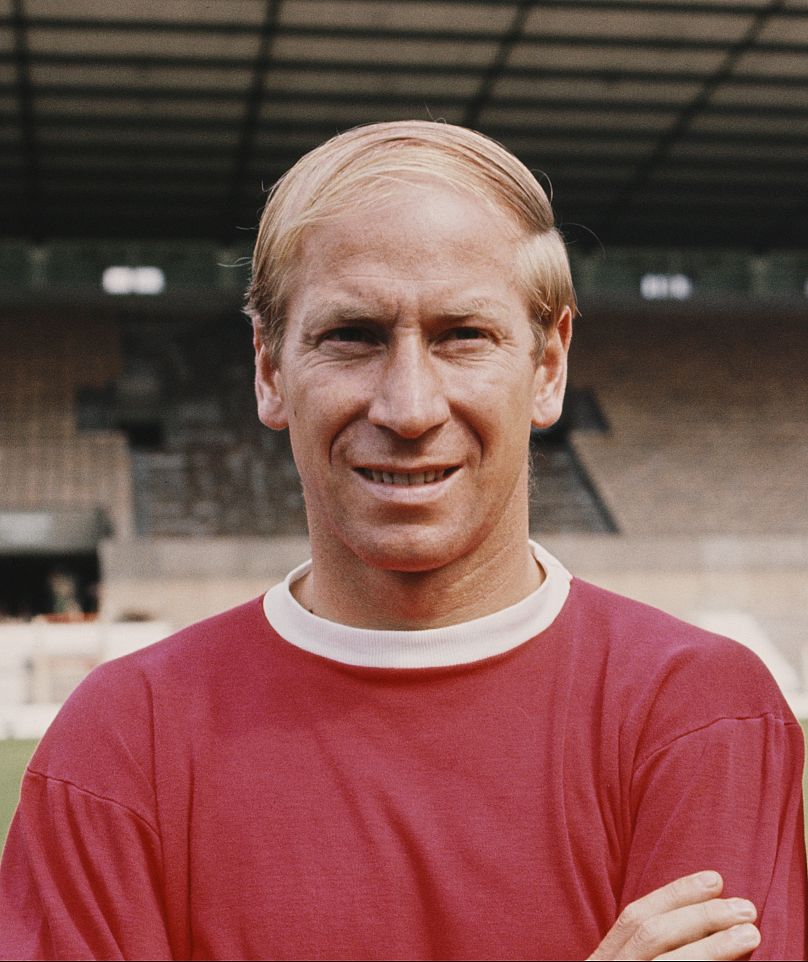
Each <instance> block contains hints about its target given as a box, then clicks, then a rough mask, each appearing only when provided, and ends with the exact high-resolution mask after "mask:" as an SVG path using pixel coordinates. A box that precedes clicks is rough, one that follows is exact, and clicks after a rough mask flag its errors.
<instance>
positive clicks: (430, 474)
mask: <svg viewBox="0 0 808 962" xmlns="http://www.w3.org/2000/svg"><path fill="white" fill-rule="evenodd" d="M458 467H459V465H452V466H451V467H448V468H433V469H432V470H428V471H377V470H375V469H374V468H355V469H354V470H355V471H356V472H357V474H361V475H362V477H363V478H367V480H368V481H375V482H376V483H377V484H391V485H399V486H401V487H408V488H412V487H417V486H419V485H425V484H436V483H437V482H439V481H443V480H445V479H446V478H448V477H449V476H450V475H452V474H454V472H455V471H457V469H458Z"/></svg>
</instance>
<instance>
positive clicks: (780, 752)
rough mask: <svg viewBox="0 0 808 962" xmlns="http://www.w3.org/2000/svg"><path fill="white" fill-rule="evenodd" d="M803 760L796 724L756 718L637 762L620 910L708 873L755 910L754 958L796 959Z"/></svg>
mask: <svg viewBox="0 0 808 962" xmlns="http://www.w3.org/2000/svg"><path fill="white" fill-rule="evenodd" d="M803 753H804V745H803V736H802V731H801V729H800V727H799V725H797V724H796V722H794V721H793V720H787V719H783V718H782V717H778V716H776V715H770V714H763V715H760V716H758V717H742V718H721V719H717V720H715V721H713V722H712V723H710V724H707V725H704V726H703V727H700V728H698V729H696V730H693V731H689V732H687V733H685V734H682V735H680V736H679V737H677V738H675V739H673V740H672V741H671V742H670V743H668V744H666V745H664V746H662V747H660V748H659V749H658V750H656V751H655V752H654V753H653V754H651V755H650V757H648V758H646V759H644V760H642V761H641V762H640V764H639V765H638V767H637V769H636V771H635V774H634V778H633V782H632V790H631V811H632V820H633V832H632V843H631V851H630V853H629V859H628V865H627V872H626V876H625V885H624V888H623V892H622V898H621V904H622V906H624V905H627V904H628V903H629V902H632V901H634V900H635V899H636V898H639V897H640V896H642V895H644V894H646V893H647V892H649V891H651V890H653V889H655V888H658V887H659V886H661V885H663V884H666V883H667V882H670V881H672V880H673V879H675V878H678V877H679V876H682V875H686V874H689V873H691V872H696V871H700V870H702V869H716V870H717V871H719V872H720V873H721V874H722V876H723V877H724V881H725V886H724V894H725V895H727V896H742V897H745V898H748V899H751V900H752V901H753V902H754V903H755V905H756V906H757V909H758V925H759V927H760V930H761V934H762V942H761V944H760V946H759V947H758V949H757V950H756V952H755V953H754V954H753V955H752V958H754V959H804V958H805V957H806V932H805V927H806V904H808V903H806V897H807V893H806V864H805V844H804V835H803V818H802V766H803ZM622 906H621V907H622Z"/></svg>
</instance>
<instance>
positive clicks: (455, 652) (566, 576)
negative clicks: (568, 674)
mask: <svg viewBox="0 0 808 962" xmlns="http://www.w3.org/2000/svg"><path fill="white" fill-rule="evenodd" d="M530 548H531V551H532V552H533V556H534V558H535V559H536V561H538V563H539V564H540V565H541V566H542V568H543V569H544V573H545V580H544V582H543V583H542V584H541V586H540V587H539V588H537V589H536V590H535V591H534V592H532V593H531V594H529V595H528V596H527V598H523V599H522V600H521V601H519V602H517V603H516V604H515V605H511V606H510V607H508V608H503V609H502V611H496V612H494V613H493V614H491V615H485V616H484V617H483V618H475V619H474V620H472V621H465V622H461V623H460V624H457V625H446V626H445V627H443V628H427V629H419V630H414V631H388V630H384V631H383V630H380V629H379V630H377V629H373V628H352V627H350V626H349V625H342V624H338V623H337V622H335V621H328V620H326V619H325V618H318V617H317V615H313V614H312V613H311V612H310V611H307V610H306V609H305V608H304V607H303V606H302V605H301V604H299V603H298V602H297V601H296V600H295V597H294V596H293V595H292V592H291V590H290V586H291V585H292V584H293V583H294V582H295V581H297V579H298V578H302V577H303V575H304V574H306V572H307V571H309V570H310V568H311V562H310V561H307V562H305V563H304V564H302V565H300V566H299V567H297V568H295V569H294V571H291V572H290V573H289V574H288V575H287V576H286V578H285V579H284V581H282V582H281V583H280V584H277V585H275V586H274V587H273V588H270V589H269V591H267V593H266V594H265V595H264V614H265V615H266V617H267V620H268V621H269V623H270V625H272V627H273V628H274V629H275V631H276V632H277V633H278V634H279V635H280V636H281V637H282V638H285V639H286V641H288V642H290V643H291V644H293V645H296V646H297V647H298V648H302V649H304V650H305V651H308V652H311V653H312V654H314V655H320V656H322V657H323V658H330V659H332V660H333V661H339V662H342V663H344V664H347V665H360V666H363V667H366V668H439V667H445V666H447V665H463V664H468V663H469V662H472V661H480V660H481V659H483V658H490V657H492V656H493V655H500V654H502V653H503V652H505V651H509V650H510V649H511V648H515V647H516V646H517V645H521V644H523V643H524V642H526V641H527V640H528V639H530V638H533V637H534V636H535V635H538V634H539V632H542V631H544V630H545V629H546V628H548V627H549V626H550V625H551V624H552V623H553V621H554V620H555V618H556V616H557V615H558V613H559V612H560V611H561V609H562V607H563V606H564V602H565V601H566V600H567V595H568V594H569V587H570V580H571V576H570V573H569V572H568V571H567V569H566V568H565V567H564V566H563V565H562V564H561V562H560V561H558V560H557V559H556V558H554V557H553V556H552V555H551V554H550V553H549V552H548V551H545V549H544V548H542V547H541V546H540V545H538V544H536V543H535V542H533V541H531V542H530Z"/></svg>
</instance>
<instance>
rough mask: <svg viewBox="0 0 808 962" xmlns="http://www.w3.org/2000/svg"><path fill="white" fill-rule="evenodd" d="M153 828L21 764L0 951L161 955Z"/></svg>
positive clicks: (164, 944)
mask: <svg viewBox="0 0 808 962" xmlns="http://www.w3.org/2000/svg"><path fill="white" fill-rule="evenodd" d="M160 878H161V857H160V843H159V838H158V836H157V834H156V832H155V831H154V829H153V828H152V827H151V826H150V825H148V824H147V823H146V822H144V820H143V819H142V818H141V817H140V816H139V815H137V814H135V813H134V812H132V811H130V810H128V809H126V808H125V807H123V806H122V805H120V804H119V803H117V802H115V801H112V800H110V799H105V798H102V797H99V796H97V795H94V794H92V793H90V792H88V791H86V790H83V789H81V788H79V787H77V786H76V785H72V784H70V782H68V781H64V780H60V779H55V778H52V777H48V776H44V775H41V774H38V773H36V772H32V771H30V770H29V771H28V772H27V773H26V775H25V778H24V779H23V786H22V793H21V799H20V805H19V807H18V810H17V813H16V815H15V817H14V821H13V823H12V826H11V830H10V832H9V837H8V840H7V843H6V847H5V851H4V854H3V864H2V872H0V957H2V958H4V959H144V960H146V959H170V958H171V957H172V955H171V949H170V947H169V944H168V939H167V937H166V925H165V920H164V917H163V910H162V905H161V895H160V892H161V882H160Z"/></svg>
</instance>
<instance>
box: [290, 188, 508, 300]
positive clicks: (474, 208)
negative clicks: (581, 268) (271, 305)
mask: <svg viewBox="0 0 808 962" xmlns="http://www.w3.org/2000/svg"><path fill="white" fill-rule="evenodd" d="M524 236H525V232H524V231H523V230H522V229H521V228H520V227H519V225H518V224H517V223H516V221H515V219H514V217H513V216H512V215H511V214H510V213H509V212H507V211H505V210H503V209H502V208H501V207H499V206H498V205H496V204H494V203H493V202H489V201H487V200H486V199H485V198H481V197H478V196H476V195H474V194H471V193H469V192H466V191H461V190H456V189H453V188H451V187H450V186H448V185H445V184H443V183H440V182H430V181H421V182H417V183H403V184H396V185H392V186H388V187H387V189H385V190H384V191H383V192H379V193H377V194H370V195H368V196H366V197H365V198H364V199H363V202H362V203H361V205H359V206H358V207H357V208H356V209H348V210H339V211H338V212H337V213H336V214H332V215H331V216H328V217H326V218H324V219H323V220H322V221H321V222H320V223H317V224H315V225H313V226H310V227H308V228H307V229H306V230H305V232H304V234H303V237H302V239H301V243H300V246H299V250H298V256H297V258H296V262H295V268H294V271H293V277H292V285H291V296H290V299H289V307H290V309H291V308H292V305H293V303H295V302H298V303H299V302H300V301H301V300H310V299H311V298H312V297H313V296H314V295H315V293H318V294H319V295H321V296H331V297H335V296H336V295H337V292H341V293H342V295H343V297H348V296H349V297H352V298H360V299H361V298H363V297H371V296H373V297H382V298H383V297H384V295H385V293H386V292H390V293H391V294H392V295H393V296H394V297H395V296H397V295H398V294H399V293H401V291H402V290H403V289H404V288H407V289H408V291H409V292H410V293H418V294H419V295H427V294H434V295H436V296H437V295H441V296H446V297H449V296H451V297H454V298H458V297H460V298H461V299H462V300H463V301H467V302H472V301H477V302H482V301H486V300H496V299H502V298H503V297H505V298H506V299H508V300H510V299H511V297H512V294H513V291H514V290H515V289H517V288H520V285H519V277H518V259H519V258H518V253H519V245H520V243H521V241H522V240H523V238H524Z"/></svg>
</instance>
